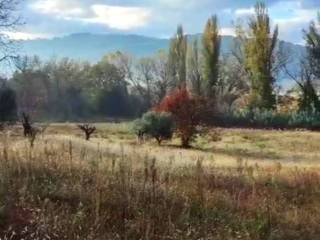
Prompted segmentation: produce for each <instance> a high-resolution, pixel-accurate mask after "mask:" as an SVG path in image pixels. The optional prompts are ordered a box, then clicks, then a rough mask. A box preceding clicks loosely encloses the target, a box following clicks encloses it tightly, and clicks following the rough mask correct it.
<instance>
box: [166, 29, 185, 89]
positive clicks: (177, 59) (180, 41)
mask: <svg viewBox="0 0 320 240" xmlns="http://www.w3.org/2000/svg"><path fill="white" fill-rule="evenodd" d="M187 45H188V44H187V37H186V36H185V35H184V32H183V27H182V26H181V25H179V26H178V29H177V33H176V35H175V36H174V37H173V38H172V39H171V43H170V50H169V64H168V67H169V74H170V81H171V86H172V88H176V87H181V86H185V85H186V78H187V76H186V75H187V66H186V64H187V62H186V57H187Z"/></svg>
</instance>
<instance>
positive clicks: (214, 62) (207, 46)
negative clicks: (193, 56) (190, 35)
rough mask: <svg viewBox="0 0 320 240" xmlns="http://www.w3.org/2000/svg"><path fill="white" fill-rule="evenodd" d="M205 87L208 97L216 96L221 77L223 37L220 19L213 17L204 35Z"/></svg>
mask: <svg viewBox="0 0 320 240" xmlns="http://www.w3.org/2000/svg"><path fill="white" fill-rule="evenodd" d="M202 44H203V59H204V72H203V75H204V81H205V84H204V87H205V90H206V91H205V92H206V95H207V97H209V98H213V97H214V96H215V88H216V85H217V81H218V75H219V55H220V45H221V36H220V35H219V28H218V18H217V16H212V17H211V18H210V19H209V20H208V22H207V24H206V27H205V30H204V33H203V39H202Z"/></svg>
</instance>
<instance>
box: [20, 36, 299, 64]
mask: <svg viewBox="0 0 320 240" xmlns="http://www.w3.org/2000/svg"><path fill="white" fill-rule="evenodd" d="M200 36H201V35H200V34H198V35H192V36H189V39H191V38H194V37H200ZM234 40H235V38H234V37H232V36H223V38H222V46H221V53H222V54H228V53H230V51H231V49H232V47H233V45H234ZM169 43H170V40H169V39H161V38H153V37H145V36H140V35H120V34H105V35H103V34H101V35H99V34H91V33H77V34H72V35H68V36H65V37H56V38H52V39H36V40H26V41H22V42H21V49H20V50H21V55H38V56H39V57H40V58H41V59H45V60H47V59H50V58H52V57H57V58H61V57H69V58H72V59H77V60H86V61H90V62H97V61H99V60H100V59H101V58H102V57H103V56H104V55H105V54H107V53H110V52H115V51H118V50H119V51H123V52H128V53H131V54H133V55H135V56H137V57H141V56H150V55H153V54H154V53H156V52H157V51H159V50H161V49H168V47H169ZM282 43H283V44H284V46H285V47H286V48H287V49H289V51H290V52H291V53H292V55H293V58H294V59H295V61H294V62H293V63H291V64H290V66H289V69H296V68H297V67H298V62H299V60H298V59H299V56H301V55H302V54H303V53H304V52H305V48H304V47H303V46H301V45H296V44H293V43H289V42H282Z"/></svg>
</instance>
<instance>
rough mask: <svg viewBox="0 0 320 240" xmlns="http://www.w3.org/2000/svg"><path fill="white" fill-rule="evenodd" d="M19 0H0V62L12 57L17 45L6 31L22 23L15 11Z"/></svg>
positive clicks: (13, 29) (8, 31)
mask: <svg viewBox="0 0 320 240" xmlns="http://www.w3.org/2000/svg"><path fill="white" fill-rule="evenodd" d="M19 3H20V0H0V63H1V62H8V61H9V62H10V61H11V60H12V59H14V58H15V57H16V56H15V53H16V50H17V46H16V45H15V41H14V40H12V39H11V38H10V37H9V36H8V33H10V32H12V31H15V30H16V27H17V26H20V25H22V24H23V22H22V20H21V18H20V16H19V15H18V13H17V6H18V4H19Z"/></svg>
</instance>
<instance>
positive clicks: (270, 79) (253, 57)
mask: <svg viewBox="0 0 320 240" xmlns="http://www.w3.org/2000/svg"><path fill="white" fill-rule="evenodd" d="M248 27H249V30H248V33H247V34H245V33H244V31H239V33H240V34H244V35H242V36H240V39H243V40H244V55H245V58H244V63H243V64H244V67H245V69H246V72H247V73H248V75H249V80H250V87H251V89H250V98H249V106H250V107H251V108H260V109H273V108H274V107H275V103H276V98H275V94H274V83H275V77H274V76H273V68H274V65H275V62H276V46H277V42H278V27H277V26H276V27H275V29H274V31H273V32H272V33H271V27H270V18H269V14H268V9H267V8H266V6H265V4H264V3H262V2H258V3H257V4H256V5H255V16H253V17H252V18H250V20H249V26H248Z"/></svg>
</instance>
